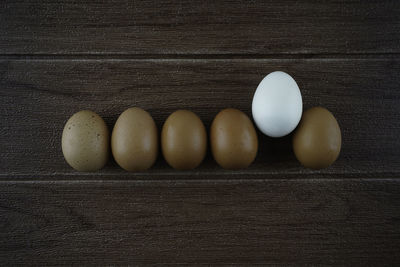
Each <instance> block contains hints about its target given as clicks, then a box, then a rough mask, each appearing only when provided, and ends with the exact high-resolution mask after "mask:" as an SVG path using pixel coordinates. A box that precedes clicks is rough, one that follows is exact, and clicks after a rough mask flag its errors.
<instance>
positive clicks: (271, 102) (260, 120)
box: [252, 71, 303, 137]
mask: <svg viewBox="0 0 400 267" xmlns="http://www.w3.org/2000/svg"><path fill="white" fill-rule="evenodd" d="M302 111H303V101H302V98H301V93H300V89H299V87H298V85H297V83H296V81H295V80H294V79H293V78H292V77H291V76H290V75H289V74H287V73H285V72H282V71H275V72H272V73H270V74H268V75H267V76H266V77H265V78H264V79H263V80H262V81H261V83H260V84H259V85H258V87H257V90H256V92H255V93H254V97H253V103H252V113H253V119H254V121H255V123H256V125H257V127H258V129H260V131H261V132H263V133H264V134H266V135H268V136H270V137H282V136H285V135H287V134H289V133H291V132H292V131H293V130H294V129H295V128H296V126H297V124H298V123H299V121H300V119H301V114H302Z"/></svg>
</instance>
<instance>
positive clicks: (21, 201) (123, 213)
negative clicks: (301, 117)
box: [0, 0, 400, 266]
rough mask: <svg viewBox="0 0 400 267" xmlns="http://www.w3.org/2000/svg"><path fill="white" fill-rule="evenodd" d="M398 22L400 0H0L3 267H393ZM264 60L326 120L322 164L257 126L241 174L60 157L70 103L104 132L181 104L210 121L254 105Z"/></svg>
mask: <svg viewBox="0 0 400 267" xmlns="http://www.w3.org/2000/svg"><path fill="white" fill-rule="evenodd" d="M399 32H400V2H399V1H397V0H384V1H379V0H370V1H358V0H349V1H334V0H323V1H311V0H305V1H297V0H288V1H272V0H267V1H259V0H255V1H231V0H224V1H209V0H205V1H193V0H183V1H170V0H161V1H150V0H145V1H128V0H110V1H100V0H85V1H75V0H54V1H40V0H18V1H12V0H4V1H1V2H0V137H1V138H0V265H2V266H3V265H4V266H13V265H36V266H43V265H67V266H70V265H78V266H79V265H128V264H130V265H145V264H153V265H154V264H170V265H174V266H175V265H178V264H185V265H195V264H207V265H216V264H225V265H235V264H237V265H244V266H249V265H255V264H263V265H267V264H271V265H284V266H287V265H295V266H301V265H317V266H319V265H335V266H337V265H340V266H343V265H348V266H366V265H367V266H371V265H372V266H398V265H400V256H399V255H400V223H399V222H400V209H399V207H400V179H399V178H400V157H399V156H400V154H399V151H400V139H399V136H400V124H399V122H400V105H399V104H400V90H399V77H400V75H399V74H400V58H399V53H400V35H399ZM275 70H283V71H286V72H288V73H290V74H291V75H292V76H293V77H294V78H295V79H296V81H297V82H298V84H299V86H300V89H301V92H302V95H303V102H304V108H309V107H312V106H316V105H320V106H324V107H326V108H328V109H329V110H331V111H332V112H333V114H334V115H335V116H336V118H337V120H338V122H339V124H340V126H341V129H342V135H343V146H342V153H341V155H340V157H339V159H338V161H337V162H336V163H335V164H334V165H333V166H332V167H330V168H328V169H325V170H321V171H311V170H307V169H305V168H303V167H301V166H300V164H299V163H298V162H297V161H296V159H295V158H294V156H293V152H292V149H291V137H290V136H288V137H285V138H282V139H271V138H267V137H265V136H263V135H261V134H260V133H259V132H258V134H259V138H260V139H259V141H260V142H259V143H260V150H259V154H258V156H257V159H256V161H255V163H254V164H253V165H252V166H251V167H250V168H249V169H245V170H240V171H226V170H223V169H221V168H219V167H218V166H217V165H216V163H214V161H213V160H212V158H211V156H210V155H208V156H207V158H206V160H205V161H204V163H203V164H202V165H201V166H200V167H199V168H198V169H196V170H193V171H184V172H179V171H175V170H173V169H171V168H170V167H169V166H168V165H167V164H166V163H165V162H164V160H163V159H162V157H160V158H159V160H158V161H157V163H156V165H155V166H154V167H153V168H152V169H151V170H149V171H147V172H141V173H134V174H132V173H127V172H125V171H123V170H122V169H120V168H119V167H118V166H117V165H116V163H115V162H114V161H113V160H112V159H111V160H110V163H109V164H108V165H107V166H106V167H105V168H104V169H103V170H101V171H99V172H95V173H78V172H75V171H74V170H72V169H71V168H70V167H69V166H68V165H67V164H66V163H65V162H64V159H63V157H62V153H61V146H60V140H61V133H62V129H63V126H64V123H65V122H66V121H67V119H68V118H69V117H70V116H71V115H72V114H73V113H75V112H76V111H78V110H81V109H92V110H94V111H95V112H97V113H99V114H100V115H101V116H103V118H105V120H106V122H107V124H108V126H109V128H110V130H111V129H112V127H113V125H114V123H115V121H116V119H117V117H118V115H119V114H120V113H121V112H122V111H123V110H125V109H126V108H128V107H131V106H139V107H142V108H144V109H146V110H148V111H149V112H150V113H151V114H152V115H153V117H154V118H155V120H156V123H157V125H158V127H159V128H161V126H162V124H163V122H164V120H165V119H166V118H167V116H168V115H169V114H170V113H171V112H172V111H174V110H176V109H181V108H185V109H191V110H193V111H194V112H196V113H197V114H198V115H200V117H201V118H202V119H203V121H204V122H205V124H206V126H207V127H209V125H210V123H211V121H212V119H213V117H214V116H215V115H216V114H217V112H218V111H219V110H221V109H223V108H226V107H235V108H239V109H241V110H243V111H244V112H246V113H247V114H248V115H251V114H250V103H251V99H252V95H253V93H254V90H255V88H256V87H257V85H258V83H259V82H260V81H261V79H262V78H263V77H264V76H265V75H266V74H268V73H269V72H271V71H275Z"/></svg>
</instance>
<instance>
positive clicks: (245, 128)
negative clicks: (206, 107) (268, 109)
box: [210, 108, 258, 169]
mask: <svg viewBox="0 0 400 267" xmlns="http://www.w3.org/2000/svg"><path fill="white" fill-rule="evenodd" d="M210 143H211V151H212V154H213V157H214V159H215V161H216V162H217V163H218V164H219V165H220V166H221V167H223V168H225V169H241V168H246V167H248V166H249V165H250V164H251V163H252V162H253V161H254V159H255V158H256V155H257V150H258V139H257V133H256V130H255V129H254V126H253V123H252V122H251V120H250V119H249V117H247V115H246V114H244V113H243V112H242V111H240V110H237V109H233V108H227V109H224V110H222V111H221V112H219V113H218V114H217V116H215V118H214V120H213V122H212V124H211V129H210Z"/></svg>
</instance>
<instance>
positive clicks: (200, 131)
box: [161, 110, 207, 170]
mask: <svg viewBox="0 0 400 267" xmlns="http://www.w3.org/2000/svg"><path fill="white" fill-rule="evenodd" d="M161 148H162V153H163V155H164V158H165V160H166V161H167V162H168V164H169V165H170V166H171V167H173V168H175V169H178V170H189V169H193V168H196V167H197V166H199V165H200V163H201V162H202V161H203V159H204V157H205V155H206V151H207V133H206V129H205V127H204V125H203V122H202V121H201V120H200V118H199V117H198V116H197V115H196V114H194V113H193V112H191V111H188V110H178V111H175V112H174V113H172V114H171V115H170V116H169V117H168V118H167V120H166V121H165V123H164V125H163V128H162V131H161Z"/></svg>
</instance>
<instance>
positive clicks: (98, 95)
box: [0, 58, 400, 179]
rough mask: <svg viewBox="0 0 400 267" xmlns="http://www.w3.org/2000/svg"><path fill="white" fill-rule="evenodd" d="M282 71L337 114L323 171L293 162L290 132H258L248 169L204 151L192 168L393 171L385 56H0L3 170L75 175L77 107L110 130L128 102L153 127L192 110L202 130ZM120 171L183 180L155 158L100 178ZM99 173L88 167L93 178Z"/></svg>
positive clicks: (393, 86) (393, 115)
mask: <svg viewBox="0 0 400 267" xmlns="http://www.w3.org/2000/svg"><path fill="white" fill-rule="evenodd" d="M274 70H283V71H287V72H288V73H290V74H291V75H293V77H294V78H295V79H296V80H297V82H298V83H299V86H300V88H301V91H302V94H303V101H304V107H305V108H309V107H312V106H318V105H321V106H324V107H326V108H328V109H329V110H331V111H332V112H333V114H334V115H335V116H336V117H337V119H338V122H339V124H340V126H341V129H342V135H343V146H342V147H343V148H342V153H341V155H340V158H339V160H338V161H337V162H336V163H335V164H334V165H333V166H332V167H331V168H328V169H325V170H322V171H310V170H306V169H304V168H303V167H302V166H300V164H299V163H298V162H297V161H296V159H295V158H294V156H293V153H292V148H291V137H290V136H289V137H286V138H283V139H272V138H267V137H265V136H263V135H262V134H261V133H258V135H259V138H260V149H259V154H258V157H257V159H256V162H255V163H254V164H253V165H252V166H251V168H249V169H247V170H244V171H240V172H229V171H224V170H222V169H221V168H219V167H218V166H217V165H216V164H215V163H214V161H213V160H212V159H211V157H210V156H208V158H207V159H206V161H205V162H204V163H203V164H202V165H201V167H200V168H198V169H196V170H195V171H194V172H184V174H187V173H194V174H196V173H197V172H202V173H203V174H205V173H211V174H213V176H212V177H215V176H214V175H231V177H237V178H245V177H246V175H249V176H251V175H260V177H269V178H271V177H278V178H282V177H287V178H290V177H295V178H298V177H299V176H301V177H313V176H314V177H321V176H323V177H330V178H332V177H343V176H347V177H358V175H363V176H364V177H366V176H370V177H374V176H375V175H378V176H379V177H393V176H398V175H399V173H400V161H399V151H400V141H399V138H398V136H399V135H400V125H399V121H400V106H399V101H400V91H399V90H398V75H399V73H400V61H399V60H398V59H396V58H384V59H297V60H293V59H287V60H284V59H277V60H273V59H257V60H256V59H236V60H225V59H224V60H222V59H221V60H201V59H198V60H183V59H176V60H173V59H168V60H29V61H25V60H11V61H0V86H1V88H2V89H1V91H0V96H1V98H0V107H1V109H2V112H1V113H0V121H1V130H0V134H1V136H2V142H1V149H0V151H1V152H0V153H1V157H0V162H1V164H0V176H1V177H2V178H5V179H14V178H15V179H19V178H29V177H40V178H43V177H54V178H57V177H60V175H69V176H71V179H74V176H73V175H74V174H76V172H74V171H73V170H72V169H71V168H70V167H69V166H68V165H67V164H66V163H65V161H64V159H63V156H62V152H61V145H60V142H61V141H60V140H61V134H62V130H63V127H64V124H65V122H66V121H67V120H68V118H69V117H70V116H71V115H72V114H73V113H75V112H77V111H79V110H82V109H92V110H94V111H95V112H98V113H99V114H100V115H101V116H103V117H104V118H105V120H106V122H107V123H108V125H109V128H110V129H112V127H113V125H114V123H115V121H116V119H117V118H118V116H119V114H120V113H121V112H122V111H124V110H125V109H126V108H128V107H131V106H139V107H142V108H144V109H146V110H148V111H149V112H150V113H151V114H152V115H153V117H154V119H155V121H156V123H157V125H158V128H159V129H160V128H161V127H162V124H163V122H164V120H165V119H166V118H167V116H168V115H169V114H170V113H171V112H172V111H174V110H176V109H190V110H193V111H194V112H196V113H197V114H199V115H200V117H201V118H202V119H203V121H204V122H205V124H206V126H207V128H208V127H209V125H210V123H211V121H212V119H213V117H214V116H215V115H216V114H217V113H218V111H219V110H221V109H223V108H227V107H235V108H239V109H241V110H243V111H245V112H246V113H247V114H248V115H249V116H251V112H250V108H251V105H250V104H249V103H251V99H252V95H253V93H254V91H255V88H256V87H257V85H258V83H259V82H260V81H261V79H262V78H263V77H264V75H265V74H267V73H269V72H271V71H274ZM103 174H104V175H111V174H112V175H116V177H119V178H132V177H135V178H145V179H149V178H156V179H159V178H160V177H163V176H162V175H167V176H169V177H174V178H177V177H180V176H181V175H182V173H181V172H176V171H174V170H172V169H171V168H170V167H169V166H167V164H166V163H165V162H164V161H163V160H162V159H161V157H160V160H159V161H158V163H157V164H156V166H155V167H154V168H153V169H152V170H150V171H148V172H145V173H139V174H129V173H126V172H124V171H123V170H122V169H120V168H119V167H118V166H116V164H115V163H113V162H112V161H111V162H110V164H109V166H107V167H106V168H105V169H104V170H102V171H101V175H103ZM97 175H98V174H97V173H93V174H88V176H87V177H88V178H94V177H96V176H97Z"/></svg>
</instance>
